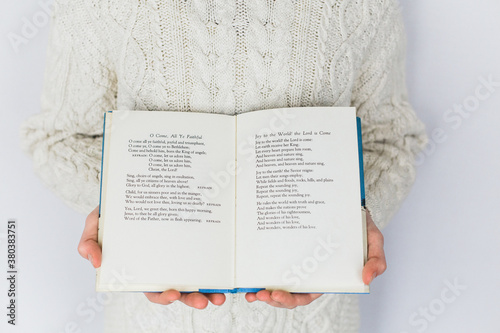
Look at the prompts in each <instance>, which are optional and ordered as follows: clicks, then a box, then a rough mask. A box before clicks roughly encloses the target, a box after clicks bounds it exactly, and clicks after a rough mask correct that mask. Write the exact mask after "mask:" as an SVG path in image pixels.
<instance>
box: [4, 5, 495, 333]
mask: <svg viewBox="0 0 500 333" xmlns="http://www.w3.org/2000/svg"><path fill="white" fill-rule="evenodd" d="M401 4H402V6H403V13H404V16H405V21H406V27H407V35H408V58H407V59H408V60H407V64H408V85H409V90H410V99H411V102H412V104H413V106H414V107H415V109H416V111H417V113H418V115H419V116H420V117H421V119H423V121H424V122H425V123H426V125H427V131H428V133H429V135H430V136H431V143H433V145H432V144H431V145H429V147H428V149H427V151H426V153H425V155H423V157H421V158H420V159H419V168H418V178H417V181H416V183H415V185H414V187H413V189H412V192H411V193H410V195H409V197H408V198H407V200H406V201H405V203H404V204H403V206H402V207H401V210H400V211H399V212H398V214H397V215H396V216H395V217H394V219H393V220H392V222H391V225H390V226H389V227H388V228H387V229H385V230H384V235H385V240H386V247H385V248H386V254H387V259H388V262H389V268H388V270H387V272H386V273H385V274H384V275H383V276H381V277H379V278H377V279H376V280H375V282H374V283H373V284H372V288H371V289H372V293H371V294H370V295H363V296H361V311H362V318H363V319H362V330H361V332H362V333H368V332H384V333H386V332H388V333H392V332H394V333H404V332H406V333H413V332H440V333H441V332H454V333H455V332H482V333H489V332H499V331H500V311H499V310H500V307H499V299H500V266H499V263H500V260H499V259H498V254H499V253H500V218H499V215H498V212H497V211H496V208H497V206H498V190H497V189H498V188H500V154H499V151H500V125H499V124H500V112H499V111H500V110H499V106H500V87H498V86H497V87H495V88H493V91H492V92H491V93H490V96H489V97H487V98H482V99H481V100H480V99H477V98H476V97H475V96H476V90H477V88H478V87H480V86H481V85H482V83H481V78H484V79H485V80H488V77H491V78H492V79H493V81H495V82H500V43H499V37H498V34H499V33H500V20H499V19H498V14H499V13H500V2H499V1H498V0H440V1H435V0H420V1H410V0H401ZM40 12H41V13H43V10H42V7H41V6H40V5H39V4H38V2H37V1H34V0H29V1H28V0H27V1H23V2H8V3H7V2H5V1H4V2H2V3H1V4H0V13H1V17H0V19H1V20H0V22H1V24H0V68H1V75H0V105H1V106H2V110H1V112H2V120H1V121H0V145H1V153H2V158H1V163H0V222H1V223H0V243H1V244H0V255H1V257H0V262H1V264H0V266H1V267H2V268H1V271H2V273H0V309H1V310H0V331H2V332H65V329H67V330H66V331H67V332H71V331H72V330H71V326H72V325H74V326H75V327H76V328H78V329H81V332H100V331H101V329H100V326H101V324H102V308H101V307H100V300H99V299H98V298H97V295H96V293H95V292H94V281H95V279H94V269H93V268H92V267H91V265H90V263H88V262H87V261H86V260H83V259H82V258H80V257H79V255H78V253H77V250H76V248H77V244H78V241H79V239H80V235H81V231H82V228H83V223H84V218H85V216H82V215H79V214H77V213H75V212H73V211H71V210H70V209H69V208H67V207H65V206H64V205H63V204H62V203H61V202H60V200H59V199H57V198H56V197H55V196H54V195H53V194H52V193H51V192H49V191H48V190H47V189H46V188H45V187H44V186H43V185H42V184H41V183H40V181H39V180H38V179H37V178H36V177H35V176H34V175H33V171H32V169H31V168H32V164H31V161H30V160H29V159H28V158H27V157H26V156H25V155H24V154H23V153H22V152H21V151H20V150H19V148H18V127H19V125H20V123H21V122H22V121H23V119H25V118H26V117H27V116H29V115H31V114H34V113H37V112H39V104H40V102H39V99H40V92H41V85H42V78H43V68H44V63H45V46H46V42H47V34H48V24H46V23H43V22H42V24H41V27H40V28H39V31H38V32H36V33H34V35H33V37H32V38H30V40H29V42H28V43H27V44H25V45H20V47H19V50H18V52H17V53H16V52H15V51H14V49H13V47H12V46H11V44H10V43H9V40H8V39H7V34H8V33H9V32H13V33H17V34H20V33H21V28H22V26H23V24H24V20H28V21H30V22H32V20H33V16H34V15H41V14H40ZM42 16H43V15H42ZM39 18H41V17H39ZM479 89H480V90H479V91H480V92H481V93H483V94H484V93H486V92H488V90H487V89H486V88H485V87H481V88H479ZM474 102H477V103H478V104H477V105H474ZM463 104H465V106H466V107H468V108H469V109H470V110H471V111H470V112H466V113H464V115H463V116H461V117H460V119H461V120H460V122H459V121H458V120H457V121H455V120H454V121H452V122H451V121H447V120H446V119H445V118H443V117H444V116H445V115H446V114H447V112H448V111H447V110H449V109H451V108H453V107H454V105H463ZM456 115H458V114H455V116H456ZM434 132H435V133H441V134H440V135H437V136H436V137H435V138H434V139H432V134H433V133H434ZM8 218H16V219H17V221H18V227H19V229H18V231H17V232H18V246H19V247H18V264H19V274H18V291H19V295H18V303H17V305H18V309H17V314H18V317H17V320H18V325H17V326H16V327H15V328H13V327H10V325H7V324H6V318H7V317H6V315H5V313H6V311H7V310H6V306H7V296H6V294H7V284H6V279H5V278H4V276H5V275H6V273H5V272H6V266H5V265H6V254H5V250H6V249H5V247H6V245H5V240H6V239H5V230H6V229H5V226H6V221H7V219H8ZM450 284H451V285H453V284H458V285H459V286H461V288H462V289H459V290H453V289H451V288H450V287H449V285H450ZM463 288H465V289H463ZM92 303H93V304H95V305H94V306H95V307H94V308H93V307H92V305H87V304H92ZM77 309H80V310H82V311H86V313H87V314H88V315H85V316H81V315H78V314H77V312H76V311H77ZM92 309H94V310H92ZM90 314H95V317H94V318H92V319H91V320H89V321H88V322H87V321H86V319H90V317H89V316H90ZM75 332H77V330H75Z"/></svg>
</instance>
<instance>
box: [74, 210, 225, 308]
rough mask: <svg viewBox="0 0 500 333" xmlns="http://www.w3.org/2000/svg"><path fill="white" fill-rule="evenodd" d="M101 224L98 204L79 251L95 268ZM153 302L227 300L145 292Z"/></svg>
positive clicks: (98, 259)
mask: <svg viewBox="0 0 500 333" xmlns="http://www.w3.org/2000/svg"><path fill="white" fill-rule="evenodd" d="M98 224H99V206H97V207H96V208H95V209H94V210H93V211H92V212H91V213H90V214H89V216H87V219H86V220H85V228H84V229H83V233H82V238H81V239H80V243H79V244H78V253H80V255H81V256H82V257H84V258H85V259H88V260H89V261H90V263H91V264H92V266H94V268H98V267H101V259H102V251H101V247H100V246H99V244H98V243H97V227H98ZM144 295H146V297H147V298H148V299H149V300H150V301H151V302H153V303H158V304H165V305H166V304H170V303H172V302H174V301H177V300H179V301H181V302H182V303H184V304H186V305H188V306H191V307H193V308H196V309H203V308H205V307H206V306H207V305H208V301H210V302H212V303H213V304H215V305H221V304H223V303H224V302H225V300H226V296H225V295H224V294H200V293H188V294H181V293H180V292H179V291H177V290H173V289H170V290H167V291H164V292H162V293H144Z"/></svg>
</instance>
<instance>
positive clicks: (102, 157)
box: [99, 111, 113, 217]
mask: <svg viewBox="0 0 500 333" xmlns="http://www.w3.org/2000/svg"><path fill="white" fill-rule="evenodd" d="M108 112H113V111H108ZM108 112H104V121H103V124H102V149H101V180H100V183H99V217H101V200H102V172H103V164H104V138H105V136H106V114H107V113H108Z"/></svg>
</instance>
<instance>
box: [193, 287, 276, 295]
mask: <svg viewBox="0 0 500 333" xmlns="http://www.w3.org/2000/svg"><path fill="white" fill-rule="evenodd" d="M264 289H266V288H234V289H198V292H200V293H225V294H226V293H230V294H236V293H256V292H258V291H259V290H264Z"/></svg>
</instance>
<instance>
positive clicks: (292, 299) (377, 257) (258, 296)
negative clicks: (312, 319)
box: [245, 210, 387, 309]
mask: <svg viewBox="0 0 500 333" xmlns="http://www.w3.org/2000/svg"><path fill="white" fill-rule="evenodd" d="M366 232H367V242H368V260H367V262H366V264H365V267H364V268H363V273H362V277H363V282H364V283H365V284H370V283H371V282H372V281H373V279H374V278H375V277H377V276H379V275H380V274H382V273H384V271H385V269H386V267H387V263H386V261H385V253H384V237H383V235H382V233H381V232H380V230H379V229H378V228H377V226H376V225H375V223H374V222H373V220H372V217H371V215H370V212H369V211H368V210H367V211H366ZM321 295H323V294H302V293H289V292H287V291H283V290H273V291H272V292H271V291H269V290H260V291H259V292H257V293H247V294H246V295H245V298H246V300H247V301H248V302H254V301H257V300H258V301H263V302H266V303H267V304H269V305H272V306H276V307H279V308H287V309H293V308H295V307H297V306H301V305H307V304H309V303H311V302H312V301H314V300H315V299H317V298H318V297H320V296H321Z"/></svg>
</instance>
